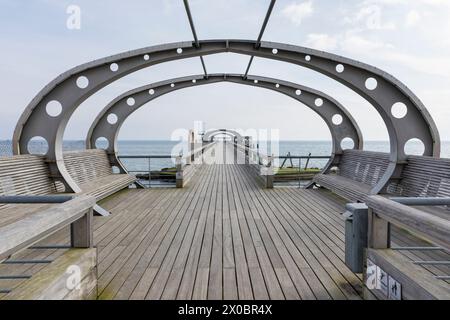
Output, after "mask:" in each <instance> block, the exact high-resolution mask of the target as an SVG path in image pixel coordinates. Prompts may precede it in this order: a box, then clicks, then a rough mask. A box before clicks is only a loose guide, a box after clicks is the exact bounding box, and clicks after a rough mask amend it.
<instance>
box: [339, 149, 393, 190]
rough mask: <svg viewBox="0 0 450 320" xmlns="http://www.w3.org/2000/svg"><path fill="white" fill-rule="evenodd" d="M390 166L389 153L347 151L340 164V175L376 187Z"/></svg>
mask: <svg viewBox="0 0 450 320" xmlns="http://www.w3.org/2000/svg"><path fill="white" fill-rule="evenodd" d="M388 165H389V154H388V153H383V152H373V151H363V150H345V151H344V152H343V154H342V157H341V161H340V163H339V175H341V176H344V177H346V178H349V179H352V180H355V181H357V182H362V183H364V184H367V185H370V186H374V185H376V184H377V183H378V181H380V179H381V177H382V176H383V175H384V173H385V172H386V169H387V167H388Z"/></svg>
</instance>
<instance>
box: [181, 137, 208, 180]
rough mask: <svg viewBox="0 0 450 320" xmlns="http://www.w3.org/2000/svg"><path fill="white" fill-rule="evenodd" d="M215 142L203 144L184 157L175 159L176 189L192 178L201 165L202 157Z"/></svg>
mask: <svg viewBox="0 0 450 320" xmlns="http://www.w3.org/2000/svg"><path fill="white" fill-rule="evenodd" d="M214 144H215V142H210V143H203V144H202V145H201V146H200V147H198V148H195V149H194V150H191V151H190V152H188V153H187V154H186V155H179V156H178V157H176V171H177V173H176V187H177V188H183V187H184V186H185V185H186V184H187V183H188V182H189V181H190V180H191V178H192V177H193V176H194V173H195V171H196V170H197V168H198V165H201V164H202V163H203V155H204V153H205V152H207V150H209V149H210V148H211V147H212V146H213V145H214Z"/></svg>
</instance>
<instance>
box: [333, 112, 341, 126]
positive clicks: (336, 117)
mask: <svg viewBox="0 0 450 320" xmlns="http://www.w3.org/2000/svg"><path fill="white" fill-rule="evenodd" d="M331 121H333V124H334V125H336V126H338V125H340V124H342V122H343V121H344V119H343V118H342V116H341V115H340V114H335V115H334V116H333V118H331Z"/></svg>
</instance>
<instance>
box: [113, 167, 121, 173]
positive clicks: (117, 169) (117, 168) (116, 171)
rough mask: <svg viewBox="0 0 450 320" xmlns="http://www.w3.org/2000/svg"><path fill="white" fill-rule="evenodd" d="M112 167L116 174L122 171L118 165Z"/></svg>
mask: <svg viewBox="0 0 450 320" xmlns="http://www.w3.org/2000/svg"><path fill="white" fill-rule="evenodd" d="M111 169H112V172H113V173H114V174H118V173H120V169H119V167H118V166H112V167H111Z"/></svg>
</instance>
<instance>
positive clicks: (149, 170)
mask: <svg viewBox="0 0 450 320" xmlns="http://www.w3.org/2000/svg"><path fill="white" fill-rule="evenodd" d="M151 161H152V158H151V157H148V187H149V188H151V187H152V162H151Z"/></svg>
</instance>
